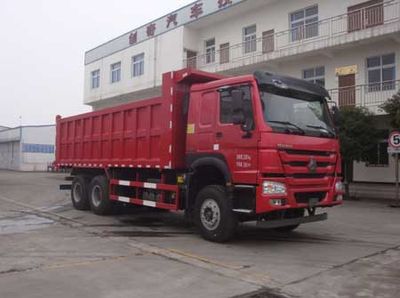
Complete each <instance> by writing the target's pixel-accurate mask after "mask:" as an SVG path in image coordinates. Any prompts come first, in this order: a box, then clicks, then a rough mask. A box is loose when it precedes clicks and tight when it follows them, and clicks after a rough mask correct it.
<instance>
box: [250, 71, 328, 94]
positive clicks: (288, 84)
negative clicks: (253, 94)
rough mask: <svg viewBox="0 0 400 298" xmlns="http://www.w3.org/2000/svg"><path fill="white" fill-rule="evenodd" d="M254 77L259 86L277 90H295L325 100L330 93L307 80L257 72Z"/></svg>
mask: <svg viewBox="0 0 400 298" xmlns="http://www.w3.org/2000/svg"><path fill="white" fill-rule="evenodd" d="M254 77H255V78H256V80H257V82H258V84H259V85H270V86H274V87H276V88H281V89H290V90H295V91H299V92H303V93H308V94H313V95H316V96H321V97H323V98H326V97H329V93H328V91H326V90H325V89H324V88H322V87H320V86H318V85H316V84H313V83H310V82H307V81H305V80H300V79H297V78H293V77H288V76H280V75H274V74H271V73H268V72H262V71H256V72H255V73H254Z"/></svg>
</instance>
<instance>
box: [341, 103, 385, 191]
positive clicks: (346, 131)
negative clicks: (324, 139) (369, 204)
mask: <svg viewBox="0 0 400 298" xmlns="http://www.w3.org/2000/svg"><path fill="white" fill-rule="evenodd" d="M339 139H340V148H341V154H342V159H343V164H344V169H343V170H344V179H345V186H346V197H347V198H349V197H350V194H349V182H350V181H349V175H350V167H351V165H352V163H353V161H367V160H368V157H369V153H370V152H371V151H372V150H373V149H374V148H376V146H377V144H378V139H379V131H378V129H377V128H376V127H375V126H374V121H373V114H372V113H371V112H369V111H368V110H367V109H366V108H362V107H342V108H341V109H340V126H339Z"/></svg>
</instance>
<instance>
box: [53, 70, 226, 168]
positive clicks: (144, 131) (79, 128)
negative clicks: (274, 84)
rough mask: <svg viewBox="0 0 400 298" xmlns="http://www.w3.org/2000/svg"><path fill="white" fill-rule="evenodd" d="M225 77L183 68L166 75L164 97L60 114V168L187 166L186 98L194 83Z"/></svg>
mask: <svg viewBox="0 0 400 298" xmlns="http://www.w3.org/2000/svg"><path fill="white" fill-rule="evenodd" d="M220 78H222V77H220V76H217V75H210V74H206V73H203V72H200V71H194V70H181V71H177V72H169V73H166V74H164V75H163V85H162V95H161V96H160V97H157V98H152V99H145V100H140V101H136V102H132V103H128V104H124V105H120V106H117V107H112V108H107V109H103V110H99V111H94V112H90V113H85V114H82V115H77V116H73V117H69V118H61V117H60V116H57V139H56V165H57V166H60V167H84V168H91V167H93V168H98V167H134V168H161V169H171V168H183V167H184V165H185V154H184V153H185V140H186V118H185V117H186V115H185V113H183V98H184V95H185V94H186V93H187V92H188V91H189V87H190V85H191V84H193V83H197V82H207V81H212V80H217V79H220Z"/></svg>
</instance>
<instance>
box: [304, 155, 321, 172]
mask: <svg viewBox="0 0 400 298" xmlns="http://www.w3.org/2000/svg"><path fill="white" fill-rule="evenodd" d="M317 167H318V164H317V161H316V160H315V159H314V158H311V159H310V162H309V163H308V166H307V168H308V170H309V171H310V173H315V172H316V171H317Z"/></svg>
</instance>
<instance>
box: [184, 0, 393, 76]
mask: <svg viewBox="0 0 400 298" xmlns="http://www.w3.org/2000/svg"><path fill="white" fill-rule="evenodd" d="M399 24H400V2H399V1H387V2H380V3H378V4H374V5H372V6H368V7H363V8H361V9H355V10H350V9H349V11H348V12H347V13H345V14H342V15H338V16H334V17H331V18H328V19H324V20H320V21H318V22H314V23H309V24H305V25H303V26H296V27H295V28H291V29H289V30H285V31H281V32H274V30H270V31H266V32H264V33H263V36H262V38H253V39H252V38H247V40H246V41H245V42H242V43H238V44H235V45H229V44H228V43H227V44H224V45H221V46H220V48H219V49H216V50H215V51H212V50H211V51H210V50H208V52H207V53H203V54H200V55H197V56H194V55H193V56H192V57H190V58H189V57H188V58H187V59H184V61H183V63H184V65H185V66H187V67H192V68H199V69H204V70H208V71H214V72H220V71H226V70H229V69H233V68H237V67H242V66H246V65H251V64H255V63H260V62H264V61H268V60H274V59H278V58H282V57H285V56H291V55H295V54H300V53H304V52H307V51H313V50H318V49H323V48H328V47H332V46H335V45H342V44H345V43H350V42H354V41H357V40H361V39H365V38H370V37H373V36H379V35H383V34H388V33H392V32H398V31H400V25H399ZM382 29H384V30H382Z"/></svg>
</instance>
